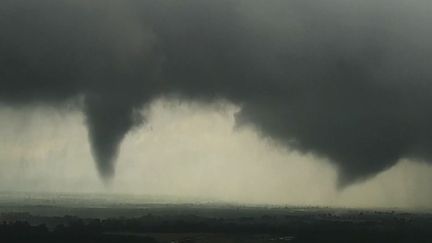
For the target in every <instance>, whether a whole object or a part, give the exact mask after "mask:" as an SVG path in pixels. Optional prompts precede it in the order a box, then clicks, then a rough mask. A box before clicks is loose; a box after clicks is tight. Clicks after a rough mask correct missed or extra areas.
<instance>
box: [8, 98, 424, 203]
mask: <svg viewBox="0 0 432 243" xmlns="http://www.w3.org/2000/svg"><path fill="white" fill-rule="evenodd" d="M238 109H239V107H236V106H234V105H232V104H230V103H227V102H220V103H216V104H212V105H200V104H199V103H191V102H180V101H179V100H176V99H159V100H157V101H155V102H154V103H152V105H151V106H150V108H148V109H145V110H143V111H142V112H144V113H146V114H148V117H149V120H148V123H147V124H146V125H145V126H143V127H139V128H137V129H136V130H134V131H133V132H132V133H130V134H129V135H128V136H127V137H126V138H125V141H124V144H123V146H122V150H121V153H120V155H119V158H118V160H119V161H118V166H117V174H116V176H115V179H114V180H113V182H112V184H111V186H109V187H106V186H105V185H104V183H103V182H102V181H101V180H100V179H99V177H98V173H97V170H96V166H95V165H94V163H93V158H92V156H91V152H90V146H89V144H88V140H87V130H86V127H85V119H84V116H83V114H82V113H81V112H80V111H77V110H72V111H71V110H63V111H60V112H59V110H58V109H53V108H46V107H33V108H21V109H11V108H8V107H4V106H2V107H1V108H0V115H1V116H0V117H1V119H0V135H1V137H2V140H1V141H0V143H1V144H0V145H1V146H0V154H1V158H0V190H4V191H11V190H12V191H13V190H18V191H33V192H95V193H127V194H144V195H171V196H178V197H182V198H189V197H190V198H202V199H203V200H215V201H227V202H240V203H265V204H268V203H274V204H287V205H305V204H306V205H322V206H344V207H357V206H358V207H404V208H411V209H412V208H427V207H429V205H430V203H432V191H431V188H430V184H431V183H432V168H431V167H430V166H429V165H427V164H424V163H416V162H412V161H411V162H409V161H401V162H399V163H398V164H396V165H395V166H394V167H392V168H391V169H389V170H388V171H385V172H383V173H380V174H378V175H377V176H376V177H374V178H372V179H370V180H368V181H366V182H362V183H358V184H355V185H352V186H348V187H347V188H345V189H343V190H337V189H336V178H337V177H336V176H337V172H336V170H335V169H334V166H332V164H331V163H330V162H328V161H326V160H323V159H319V158H316V157H314V156H313V155H307V154H299V153H298V152H296V151H293V150H289V149H287V148H286V147H284V146H280V145H277V143H275V142H274V141H271V139H267V138H262V137H260V135H258V134H257V133H256V132H255V131H254V129H253V128H251V127H243V128H236V127H235V122H234V117H233V114H234V113H235V112H237V111H238Z"/></svg>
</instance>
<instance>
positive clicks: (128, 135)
mask: <svg viewBox="0 0 432 243" xmlns="http://www.w3.org/2000/svg"><path fill="white" fill-rule="evenodd" d="M268 2H269V1H258V0H256V1H255V0H243V1H233V0H222V1H210V0H208V1H202V0H185V1H174V0H167V1H150V0H149V1H140V0H125V1H114V0H112V1H111V0H108V1H102V0H96V1H84V0H40V1H25V0H3V1H1V2H0V85H1V87H0V138H1V139H0V190H1V191H32V192H89V193H94V192H96V193H120V194H145V195H170V196H174V197H182V198H191V200H209V201H222V202H239V203H251V204H255V203H259V204H284V205H320V206H343V207H402V208H409V209H424V208H430V204H431V203H432V189H431V188H430V185H431V183H432V167H431V162H432V153H431V148H432V130H431V129H430V124H431V123H432V110H431V104H432V83H431V79H432V69H431V68H430V64H431V63H432V29H431V28H430V23H432V2H430V1H426V0H413V1H400V0H393V1H390V0H374V1H372V0H366V1H354V0H329V1H309V0H307V1H305V0H290V1H282V0H275V1H271V3H272V4H268Z"/></svg>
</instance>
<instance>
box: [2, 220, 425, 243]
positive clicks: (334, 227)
mask: <svg viewBox="0 0 432 243" xmlns="http://www.w3.org/2000/svg"><path fill="white" fill-rule="evenodd" d="M20 217H21V218H25V219H24V220H23V219H16V218H20ZM12 218H15V220H11V219H12ZM2 219H3V220H4V221H3V222H2V223H0V242H84V243H86V242H95V243H97V242H104V243H110V242H142V243H146V242H149V243H153V242H155V243H156V242H158V241H157V240H156V239H154V238H152V237H151V236H148V235H146V233H218V234H257V233H265V234H274V235H278V234H280V235H291V236H294V237H295V238H294V239H293V240H291V241H290V242H380V243H381V242H431V239H432V230H431V229H432V220H431V218H430V217H422V216H417V218H415V217H413V216H410V217H409V218H406V217H399V216H398V215H396V214H395V215H393V214H389V215H384V216H383V215H380V214H368V215H364V214H359V215H357V216H356V217H353V216H352V215H351V216H349V217H348V216H347V217H343V216H337V217H336V216H332V215H317V216H316V217H311V216H288V215H286V216H268V215H263V216H260V217H239V218H223V217H218V218H208V217H200V216H195V215H180V216H179V215H176V216H154V215H145V216H141V217H136V218H109V219H103V220H102V219H82V218H79V217H75V216H65V217H39V216H32V215H30V214H19V215H14V214H8V215H3V217H2ZM0 220H1V218H0ZM54 222H55V224H54Z"/></svg>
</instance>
